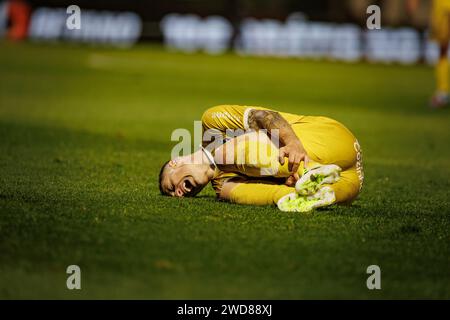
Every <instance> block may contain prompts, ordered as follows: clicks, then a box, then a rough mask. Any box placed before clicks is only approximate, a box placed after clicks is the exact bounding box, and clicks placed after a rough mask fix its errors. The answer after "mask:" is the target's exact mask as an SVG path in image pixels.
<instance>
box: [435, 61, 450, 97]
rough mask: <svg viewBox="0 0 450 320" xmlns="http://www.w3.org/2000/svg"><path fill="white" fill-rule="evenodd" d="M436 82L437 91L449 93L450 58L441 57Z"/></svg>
mask: <svg viewBox="0 0 450 320" xmlns="http://www.w3.org/2000/svg"><path fill="white" fill-rule="evenodd" d="M436 82H437V92H439V93H448V92H449V79H448V59H447V58H446V57H445V58H440V59H439V62H438V63H437V65H436Z"/></svg>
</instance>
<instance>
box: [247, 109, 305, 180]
mask: <svg viewBox="0 0 450 320" xmlns="http://www.w3.org/2000/svg"><path fill="white" fill-rule="evenodd" d="M248 126H249V128H251V129H254V130H260V129H266V130H267V132H268V133H269V134H270V135H271V136H272V134H277V135H278V138H279V139H280V146H282V147H281V148H280V154H279V161H280V163H281V164H282V165H283V164H284V158H285V157H288V158H289V171H290V172H294V173H296V172H297V170H298V168H299V166H300V162H301V161H304V162H305V164H304V167H306V166H307V163H308V161H309V159H308V155H307V153H306V150H305V148H304V147H303V144H302V143H301V141H300V139H299V138H298V137H297V136H296V134H295V132H294V130H292V127H291V125H290V124H289V123H288V122H287V121H286V120H285V119H284V118H283V117H282V116H281V115H280V114H279V113H278V112H276V111H272V110H257V109H252V110H250V112H249V115H248Z"/></svg>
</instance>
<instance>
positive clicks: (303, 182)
mask: <svg viewBox="0 0 450 320" xmlns="http://www.w3.org/2000/svg"><path fill="white" fill-rule="evenodd" d="M340 172H341V168H339V167H338V166H337V165H335V164H328V165H323V166H319V167H316V168H313V169H310V170H308V171H307V172H306V173H305V174H303V175H302V176H301V178H300V179H298V181H297V183H296V184H295V190H296V191H297V193H298V194H299V195H301V196H308V195H312V194H315V193H316V192H317V191H318V190H319V188H320V186H321V185H323V184H332V183H335V182H337V181H338V180H339V174H340Z"/></svg>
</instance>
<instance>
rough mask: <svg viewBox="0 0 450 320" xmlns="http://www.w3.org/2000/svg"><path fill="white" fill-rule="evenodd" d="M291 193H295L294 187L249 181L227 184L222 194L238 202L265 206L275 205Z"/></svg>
mask: <svg viewBox="0 0 450 320" xmlns="http://www.w3.org/2000/svg"><path fill="white" fill-rule="evenodd" d="M227 189H229V190H227ZM291 193H295V189H294V188H292V187H288V186H285V185H278V184H268V183H257V182H250V181H249V182H243V183H242V182H241V183H227V184H225V185H224V187H223V190H222V192H221V195H220V196H221V198H222V199H224V200H229V201H230V202H233V203H237V204H247V205H255V206H263V205H275V204H277V202H278V201H279V200H280V199H281V198H282V197H284V196H285V195H288V194H291Z"/></svg>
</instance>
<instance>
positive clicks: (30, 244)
mask: <svg viewBox="0 0 450 320" xmlns="http://www.w3.org/2000/svg"><path fill="white" fill-rule="evenodd" d="M0 48H1V50H0V298H2V299H8V298H65V299H71V298H76V299H78V298H150V299H158V298H161V299H166V298H176V299H178V298H181V299H184V298H191V299H196V298H206V299H210V298H235V299H241V298H252V299H266V298H274V299H282V298H286V299H303V298H369V299H371V298H374V299H375V298H447V299H448V298H450V217H449V216H450V204H449V186H450V179H449V178H450V146H449V142H450V129H449V124H450V112H449V110H442V111H431V110H429V109H427V108H426V104H427V100H428V97H429V94H430V93H431V92H432V90H433V69H432V68H431V67H428V66H423V65H422V66H409V67H406V66H397V65H391V66H385V65H371V64H366V63H358V64H343V63H337V62H326V61H301V60H296V59H274V58H250V57H239V56H236V55H231V54H229V55H223V56H206V55H203V54H191V55H184V54H180V53H171V52H166V51H164V50H163V49H161V48H160V47H153V46H138V47H135V48H133V49H131V50H114V49H105V48H94V47H76V46H69V45H66V46H58V45H53V44H48V45H44V44H17V43H5V42H3V43H0ZM218 104H246V105H263V106H268V107H272V108H274V109H278V110H283V111H287V112H293V113H298V114H307V115H325V116H329V117H332V118H335V119H337V120H339V121H341V122H342V123H344V124H345V125H346V126H348V127H349V128H350V129H351V130H352V131H353V132H354V133H355V135H356V136H357V137H358V139H359V141H360V143H361V146H362V148H363V152H364V164H365V177H366V182H365V187H364V190H363V193H362V194H361V196H360V198H359V199H358V200H357V201H356V202H355V203H354V205H352V206H351V207H336V208H331V209H329V210H322V211H318V212H315V213H313V214H310V215H304V214H294V213H292V214H291V213H282V212H279V211H278V210H277V209H276V208H274V207H251V206H239V205H233V204H227V203H221V202H218V201H215V199H214V197H213V192H212V190H211V188H210V187H208V188H207V189H206V190H205V191H203V192H202V193H201V195H200V197H198V198H195V199H181V200H180V199H170V198H166V197H162V196H160V195H159V192H158V186H157V175H158V171H159V168H160V165H161V164H162V163H163V162H164V161H165V160H167V159H168V157H169V155H170V149H171V147H172V146H174V145H175V142H172V141H170V135H171V132H172V130H174V129H175V128H187V129H190V130H192V129H193V121H194V120H199V119H200V116H201V113H202V112H203V110H205V109H206V108H207V107H209V106H213V105H218ZM71 264H77V265H79V266H80V267H81V274H82V278H81V279H82V280H81V286H82V289H81V290H78V291H77V290H68V289H67V288H66V278H67V274H66V273H65V271H66V268H67V266H68V265H71ZM372 264H376V265H379V266H380V268H381V285H382V289H381V290H368V289H367V287H366V279H367V277H368V276H369V275H368V274H366V268H367V267H368V266H369V265H372Z"/></svg>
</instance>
